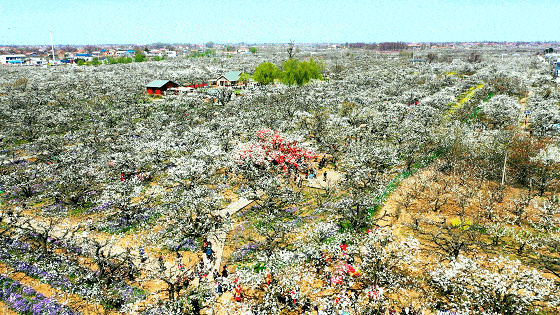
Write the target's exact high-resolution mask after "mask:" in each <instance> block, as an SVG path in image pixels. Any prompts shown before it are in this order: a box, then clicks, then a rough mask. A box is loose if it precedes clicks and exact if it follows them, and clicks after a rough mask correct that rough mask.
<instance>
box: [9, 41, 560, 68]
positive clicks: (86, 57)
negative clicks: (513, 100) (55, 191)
mask: <svg viewBox="0 0 560 315" xmlns="http://www.w3.org/2000/svg"><path fill="white" fill-rule="evenodd" d="M278 45H280V44H261V45H256V46H250V45H247V44H244V43H242V44H232V45H230V44H214V43H212V42H209V43H206V44H197V45H195V44H185V45H171V44H160V43H158V44H152V45H86V46H71V45H56V46H51V45H40V46H15V45H10V46H3V47H0V64H2V65H29V66H45V65H63V64H74V63H78V61H80V60H81V61H82V62H84V63H87V62H94V61H95V62H101V63H103V62H107V60H110V59H118V58H134V57H135V56H137V55H140V56H142V57H143V58H145V60H160V59H165V58H175V57H180V56H184V57H189V56H201V55H206V56H208V55H212V56H224V55H225V56H227V55H236V54H251V48H255V47H256V48H266V47H273V46H278ZM297 46H300V47H306V48H310V47H312V48H315V49H318V50H334V49H343V48H355V49H365V50H368V49H369V50H377V51H383V52H386V51H402V50H410V51H415V50H424V49H476V48H481V49H482V48H497V49H500V48H503V49H508V48H515V49H523V48H528V49H534V48H535V47H544V48H548V47H550V48H553V49H554V51H558V47H559V46H560V43H558V42H546V43H543V42H464V43H403V42H397V43H378V44H376V43H345V44H297Z"/></svg>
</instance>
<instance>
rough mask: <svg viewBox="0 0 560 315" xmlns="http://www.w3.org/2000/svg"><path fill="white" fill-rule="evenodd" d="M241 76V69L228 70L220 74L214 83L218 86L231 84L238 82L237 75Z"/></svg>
mask: <svg viewBox="0 0 560 315" xmlns="http://www.w3.org/2000/svg"><path fill="white" fill-rule="evenodd" d="M240 76H241V71H230V72H228V73H226V74H225V75H222V76H220V77H219V78H218V79H216V85H218V86H232V85H236V84H237V83H238V82H239V77H240Z"/></svg>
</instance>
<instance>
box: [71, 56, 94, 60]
mask: <svg viewBox="0 0 560 315" xmlns="http://www.w3.org/2000/svg"><path fill="white" fill-rule="evenodd" d="M74 59H83V60H85V61H92V60H93V56H92V55H90V54H76V55H75V57H74Z"/></svg>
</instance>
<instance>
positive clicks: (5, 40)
mask: <svg viewBox="0 0 560 315" xmlns="http://www.w3.org/2000/svg"><path fill="white" fill-rule="evenodd" d="M559 11H560V1H555V2H552V1H551V2H544V1H527V0H525V1H523V0H497V1H479V0H435V1H429V0H425V1H412V0H394V1H390V0H379V1H367V2H366V1H354V0H344V1H319V0H309V1H299V0H284V1H277V0H263V1H252V0H245V1H244V0H236V1H229V0H212V1H208V0H207V1H203V0H200V1H187V2H182V1H159V0H156V1H148V0H135V1H130V0H124V1H119V2H116V1H112V0H109V1H108V0H101V1H83V0H75V1H56V0H52V1H29V0H20V1H15V2H13V1H3V2H2V3H1V4H0V36H1V38H0V46H2V45H22V44H32V45H36V44H48V43H50V37H49V29H52V32H53V41H54V43H55V44H78V45H79V44H124V43H127V44H150V43H155V42H166V43H206V42H208V41H213V42H215V43H238V42H247V43H286V42H289V40H290V39H292V40H294V41H295V42H296V43H327V42H331V43H345V42H384V41H405V42H447V41H451V42H454V41H491V40H493V41H540V40H542V41H548V40H559V38H558V37H559V36H558V33H559V28H558V25H559V24H558V21H557V18H556V16H557V12H559Z"/></svg>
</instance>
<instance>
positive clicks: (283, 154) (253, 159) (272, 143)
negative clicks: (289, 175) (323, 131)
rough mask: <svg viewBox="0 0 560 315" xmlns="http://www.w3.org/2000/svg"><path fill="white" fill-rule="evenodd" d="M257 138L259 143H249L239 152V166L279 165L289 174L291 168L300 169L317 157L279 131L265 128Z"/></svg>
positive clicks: (259, 132) (237, 158) (237, 157)
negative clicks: (250, 164) (246, 164)
mask: <svg viewBox="0 0 560 315" xmlns="http://www.w3.org/2000/svg"><path fill="white" fill-rule="evenodd" d="M257 137H258V138H259V141H258V142H253V143H248V144H246V145H245V146H244V147H242V148H241V149H240V150H239V151H238V153H237V155H236V158H235V160H236V161H237V162H238V163H239V164H243V163H247V162H249V163H253V164H255V165H265V166H268V165H277V166H278V168H280V169H282V170H283V171H284V172H287V171H288V169H289V168H290V167H293V168H295V169H298V168H299V167H300V166H302V164H304V163H305V162H306V161H308V160H310V159H313V158H315V156H316V155H315V153H314V152H313V150H311V149H309V148H305V147H302V146H301V145H300V144H299V143H298V141H297V140H291V139H288V138H287V137H285V136H283V135H281V134H280V132H279V131H275V132H273V131H272V130H270V129H269V128H264V129H261V130H258V131H257Z"/></svg>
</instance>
